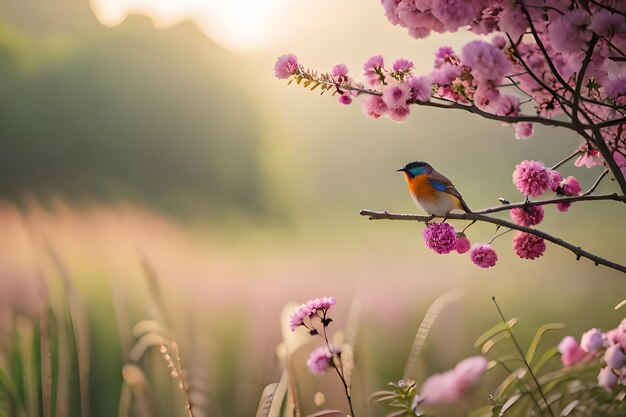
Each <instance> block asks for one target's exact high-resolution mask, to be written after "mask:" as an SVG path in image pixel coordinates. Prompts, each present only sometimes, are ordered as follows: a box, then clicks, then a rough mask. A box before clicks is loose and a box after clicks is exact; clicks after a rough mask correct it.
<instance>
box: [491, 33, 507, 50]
mask: <svg viewBox="0 0 626 417" xmlns="http://www.w3.org/2000/svg"><path fill="white" fill-rule="evenodd" d="M506 42H507V41H506V38H505V37H504V36H502V35H496V36H494V37H493V38H492V39H491V43H493V45H494V46H495V47H496V48H499V49H504V47H505V46H506Z"/></svg>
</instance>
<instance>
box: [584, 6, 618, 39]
mask: <svg viewBox="0 0 626 417" xmlns="http://www.w3.org/2000/svg"><path fill="white" fill-rule="evenodd" d="M589 29H590V30H591V31H593V32H595V33H597V34H598V35H600V36H604V37H605V38H607V39H609V40H610V39H612V38H613V36H615V35H616V34H623V33H626V22H624V16H620V15H619V14H617V13H611V12H609V11H608V10H604V9H600V10H597V11H596V12H594V14H593V15H592V16H591V24H590V25H589Z"/></svg>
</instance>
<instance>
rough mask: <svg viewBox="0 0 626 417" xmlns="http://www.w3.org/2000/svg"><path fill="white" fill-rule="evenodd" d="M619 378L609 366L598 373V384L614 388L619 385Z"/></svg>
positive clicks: (608, 388) (605, 387)
mask: <svg viewBox="0 0 626 417" xmlns="http://www.w3.org/2000/svg"><path fill="white" fill-rule="evenodd" d="M618 380H619V378H618V376H617V375H616V374H615V371H614V370H613V369H611V368H609V367H608V366H605V367H604V368H602V369H601V370H600V373H599V374H598V385H599V386H601V387H602V388H604V389H606V390H612V389H613V388H615V386H616V385H617V382H618Z"/></svg>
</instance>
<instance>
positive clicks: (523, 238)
mask: <svg viewBox="0 0 626 417" xmlns="http://www.w3.org/2000/svg"><path fill="white" fill-rule="evenodd" d="M513 251H514V252H515V254H516V255H517V256H519V257H520V258H522V259H531V260H532V259H536V258H539V257H540V256H541V255H543V253H544V252H545V251H546V242H544V240H543V238H542V237H539V236H535V235H533V234H530V233H524V232H518V233H517V235H516V236H515V238H513Z"/></svg>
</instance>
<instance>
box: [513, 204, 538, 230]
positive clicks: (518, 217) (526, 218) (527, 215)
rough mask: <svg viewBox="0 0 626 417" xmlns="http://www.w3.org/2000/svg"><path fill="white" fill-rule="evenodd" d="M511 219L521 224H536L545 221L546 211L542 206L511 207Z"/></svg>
mask: <svg viewBox="0 0 626 417" xmlns="http://www.w3.org/2000/svg"><path fill="white" fill-rule="evenodd" d="M510 214H511V219H513V221H514V222H515V223H516V224H519V225H520V226H526V227H528V226H536V225H538V224H539V223H541V222H542V221H543V216H544V211H543V207H541V206H528V207H516V208H514V209H511V213H510Z"/></svg>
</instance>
